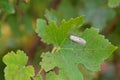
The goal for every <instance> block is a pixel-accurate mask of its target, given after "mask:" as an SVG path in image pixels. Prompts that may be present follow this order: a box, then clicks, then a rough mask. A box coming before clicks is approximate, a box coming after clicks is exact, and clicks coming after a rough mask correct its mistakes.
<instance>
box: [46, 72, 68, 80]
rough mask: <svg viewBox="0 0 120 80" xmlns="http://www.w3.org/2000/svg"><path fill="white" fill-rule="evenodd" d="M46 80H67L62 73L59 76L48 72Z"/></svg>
mask: <svg viewBox="0 0 120 80" xmlns="http://www.w3.org/2000/svg"><path fill="white" fill-rule="evenodd" d="M46 80H68V79H67V77H66V76H65V75H64V73H63V72H62V71H60V72H59V75H58V74H56V73H55V72H52V71H50V72H49V73H48V74H47V75H46Z"/></svg>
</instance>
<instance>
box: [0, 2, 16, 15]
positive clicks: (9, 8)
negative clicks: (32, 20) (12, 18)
mask: <svg viewBox="0 0 120 80" xmlns="http://www.w3.org/2000/svg"><path fill="white" fill-rule="evenodd" d="M0 7H1V8H2V10H3V11H4V12H6V13H8V14H13V13H15V10H14V6H13V4H12V3H10V2H8V1H7V0H1V1H0Z"/></svg>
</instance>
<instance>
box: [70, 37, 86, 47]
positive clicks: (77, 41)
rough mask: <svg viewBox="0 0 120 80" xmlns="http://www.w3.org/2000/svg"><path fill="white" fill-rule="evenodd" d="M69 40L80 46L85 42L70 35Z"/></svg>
mask: <svg viewBox="0 0 120 80" xmlns="http://www.w3.org/2000/svg"><path fill="white" fill-rule="evenodd" d="M70 40H72V41H74V42H76V43H79V44H82V45H85V44H86V41H85V40H84V39H83V38H80V37H77V36H74V35H70Z"/></svg>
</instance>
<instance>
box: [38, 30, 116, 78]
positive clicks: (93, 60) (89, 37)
mask: <svg viewBox="0 0 120 80" xmlns="http://www.w3.org/2000/svg"><path fill="white" fill-rule="evenodd" d="M79 36H80V37H82V38H83V39H85V40H86V42H87V43H86V45H82V44H79V43H76V42H73V41H71V40H69V39H66V40H65V41H64V42H63V44H62V45H61V46H60V50H59V51H58V52H56V53H54V54H51V53H49V52H47V53H43V54H42V56H41V57H42V62H41V63H40V64H41V67H42V68H43V69H44V70H45V71H46V72H47V71H49V70H51V69H53V68H54V67H59V68H60V70H62V71H63V72H64V74H65V75H66V76H67V78H68V80H83V76H82V73H81V72H80V71H79V69H78V65H79V64H83V65H84V66H85V67H86V68H87V69H89V70H91V71H98V70H100V64H101V63H102V62H103V61H104V60H105V59H107V58H108V57H109V56H110V55H111V54H112V52H113V51H115V50H116V49H117V47H115V46H113V45H112V44H111V43H110V42H109V41H108V40H107V39H105V38H104V36H102V35H100V34H99V31H98V30H96V29H94V28H91V29H86V30H85V31H84V32H83V33H82V34H81V35H79ZM65 80H66V79H65Z"/></svg>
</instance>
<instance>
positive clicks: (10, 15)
mask: <svg viewBox="0 0 120 80" xmlns="http://www.w3.org/2000/svg"><path fill="white" fill-rule="evenodd" d="M119 4H120V0H0V69H1V70H0V79H1V80H4V77H3V75H4V73H3V68H4V67H5V65H4V64H3V62H2V57H3V56H4V55H5V53H7V52H8V51H11V50H13V51H15V50H16V49H22V50H24V51H25V52H26V53H27V55H28V56H29V57H30V61H31V64H35V63H34V62H35V61H34V60H37V59H39V57H38V56H37V57H36V55H40V54H41V51H48V50H51V45H46V44H44V43H43V42H41V41H40V39H39V38H38V36H36V33H35V28H36V19H37V18H41V17H42V18H45V19H46V20H48V21H49V20H54V21H56V22H57V24H58V25H59V22H60V21H61V20H62V19H66V20H68V19H70V18H75V17H78V16H81V15H84V16H85V25H83V27H82V29H83V30H84V29H85V28H86V27H97V28H99V29H100V30H101V33H102V34H104V35H105V36H106V37H107V38H108V39H109V40H110V41H111V42H112V43H113V44H115V45H117V46H118V50H117V51H116V52H115V53H116V55H117V59H115V60H117V61H116V62H115V63H114V56H113V57H111V59H110V61H111V62H112V61H113V64H114V66H116V65H117V64H120V60H119V59H120V6H119ZM113 7H114V8H113ZM36 58H37V59H36ZM32 61H33V63H32ZM113 64H112V65H113ZM113 70H114V71H115V69H113ZM117 71H120V70H119V68H118V70H117ZM108 73H109V72H108ZM51 74H54V73H51ZM106 74H107V71H106ZM118 74H120V72H119V73H118ZM113 75H114V73H113ZM104 76H105V75H104ZM114 77H117V78H118V75H115V76H114ZM98 78H99V75H98ZM104 79H106V80H109V78H104V77H103V79H101V80H104ZM119 79H120V78H119ZM113 80H114V79H113Z"/></svg>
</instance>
